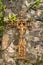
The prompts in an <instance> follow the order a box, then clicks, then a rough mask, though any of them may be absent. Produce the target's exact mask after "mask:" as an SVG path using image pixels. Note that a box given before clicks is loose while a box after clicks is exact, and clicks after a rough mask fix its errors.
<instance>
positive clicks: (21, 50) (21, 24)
mask: <svg viewBox="0 0 43 65" xmlns="http://www.w3.org/2000/svg"><path fill="white" fill-rule="evenodd" d="M23 15H24V14H23V13H22V12H21V13H20V17H19V20H17V22H15V23H14V24H13V25H14V26H16V27H17V29H19V33H20V38H19V43H18V59H25V58H26V41H25V39H24V38H23V34H24V32H25V30H26V29H27V28H28V27H29V28H31V26H34V24H33V23H27V22H26V21H25V20H24V19H23ZM13 25H12V26H13Z"/></svg>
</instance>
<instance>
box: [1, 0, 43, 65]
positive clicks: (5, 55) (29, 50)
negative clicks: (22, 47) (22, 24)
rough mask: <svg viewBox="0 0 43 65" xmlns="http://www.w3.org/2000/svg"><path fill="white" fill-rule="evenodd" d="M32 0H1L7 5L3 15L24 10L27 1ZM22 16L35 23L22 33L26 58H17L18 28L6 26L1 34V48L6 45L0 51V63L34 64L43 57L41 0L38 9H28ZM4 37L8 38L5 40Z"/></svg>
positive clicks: (42, 12)
mask: <svg viewBox="0 0 43 65" xmlns="http://www.w3.org/2000/svg"><path fill="white" fill-rule="evenodd" d="M33 1H34V0H3V4H4V5H6V6H7V9H6V13H5V17H8V14H9V13H11V14H13V13H15V14H18V13H19V12H20V11H21V10H22V11H23V12H25V10H26V9H27V7H28V6H29V3H30V2H33ZM24 16H26V18H28V17H30V18H32V19H33V20H32V21H34V25H35V28H33V29H32V30H31V31H29V30H28V29H27V30H26V32H25V34H24V39H25V41H26V60H25V61H24V60H17V56H18V50H17V49H18V46H17V45H18V40H19V38H18V37H19V31H18V29H16V28H12V29H11V28H10V29H8V27H7V29H6V30H5V32H4V34H3V39H2V49H4V48H5V46H8V47H7V48H6V49H5V50H4V51H3V52H2V58H1V59H0V61H1V62H0V65H5V64H6V65H16V64H17V65H33V64H34V65H35V63H36V62H37V61H38V60H39V61H40V60H41V59H42V57H43V0H41V4H40V8H39V9H36V10H34V9H30V10H28V12H26V13H25V15H24ZM5 39H8V40H7V42H6V41H5ZM6 43H7V45H6ZM38 65H39V64H38ZM41 65H43V64H41Z"/></svg>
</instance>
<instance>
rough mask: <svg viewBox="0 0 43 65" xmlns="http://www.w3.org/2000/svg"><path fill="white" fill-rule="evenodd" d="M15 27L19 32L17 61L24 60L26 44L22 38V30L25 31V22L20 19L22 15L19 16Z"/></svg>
mask: <svg viewBox="0 0 43 65" xmlns="http://www.w3.org/2000/svg"><path fill="white" fill-rule="evenodd" d="M16 27H17V28H18V29H19V32H20V39H19V43H18V59H25V57H26V42H25V39H24V38H23V34H24V32H25V31H24V30H26V22H25V21H24V19H23V18H22V14H21V15H20V18H19V21H17V23H16Z"/></svg>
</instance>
